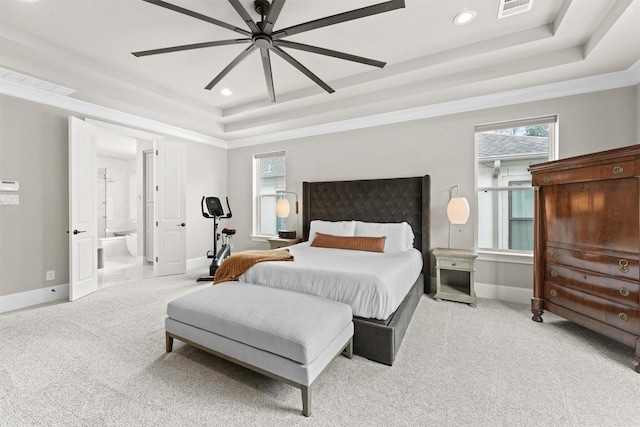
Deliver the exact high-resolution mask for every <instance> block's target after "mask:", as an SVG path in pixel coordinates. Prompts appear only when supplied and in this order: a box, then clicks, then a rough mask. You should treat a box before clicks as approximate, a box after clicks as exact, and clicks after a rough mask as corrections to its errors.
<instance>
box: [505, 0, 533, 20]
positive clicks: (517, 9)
mask: <svg viewBox="0 0 640 427" xmlns="http://www.w3.org/2000/svg"><path fill="white" fill-rule="evenodd" d="M532 4H533V0H500V9H498V19H501V18H506V17H507V16H512V15H515V14H518V13H522V12H527V11H529V10H531V5H532Z"/></svg>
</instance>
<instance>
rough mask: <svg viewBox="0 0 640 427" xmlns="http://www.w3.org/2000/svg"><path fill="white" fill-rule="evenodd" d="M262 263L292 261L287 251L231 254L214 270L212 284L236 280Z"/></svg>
mask: <svg viewBox="0 0 640 427" xmlns="http://www.w3.org/2000/svg"><path fill="white" fill-rule="evenodd" d="M263 261H293V255H291V254H290V253H289V249H275V250H251V251H243V252H238V253H237V254H232V255H231V256H229V257H228V258H227V259H225V260H224V261H223V263H222V264H221V265H220V267H218V269H217V270H216V275H215V276H214V280H213V284H214V285H215V284H217V283H222V282H228V281H231V280H238V277H240V276H241V275H242V273H244V272H245V271H247V270H248V269H249V268H251V267H252V266H254V265H256V264H257V263H259V262H263Z"/></svg>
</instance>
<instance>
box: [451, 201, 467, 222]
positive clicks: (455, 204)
mask: <svg viewBox="0 0 640 427" xmlns="http://www.w3.org/2000/svg"><path fill="white" fill-rule="evenodd" d="M470 213H471V211H470V209H469V202H467V199H466V198H464V197H452V198H451V199H449V204H448V205H447V217H449V222H450V223H451V224H466V223H467V221H468V220H469V214H470Z"/></svg>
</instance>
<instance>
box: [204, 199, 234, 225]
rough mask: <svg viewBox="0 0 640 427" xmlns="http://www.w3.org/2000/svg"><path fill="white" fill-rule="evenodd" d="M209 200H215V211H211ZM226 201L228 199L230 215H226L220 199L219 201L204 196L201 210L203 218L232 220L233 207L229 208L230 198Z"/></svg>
mask: <svg viewBox="0 0 640 427" xmlns="http://www.w3.org/2000/svg"><path fill="white" fill-rule="evenodd" d="M207 199H213V200H214V201H215V204H214V206H213V211H212V209H211V206H209V203H208V200H207ZM226 199H227V210H228V213H227V214H226V215H224V209H223V208H222V205H221V204H220V199H218V198H217V197H206V196H202V200H201V201H200V209H201V210H202V216H203V217H205V218H214V219H216V220H217V219H229V218H231V216H232V213H231V206H229V197H226Z"/></svg>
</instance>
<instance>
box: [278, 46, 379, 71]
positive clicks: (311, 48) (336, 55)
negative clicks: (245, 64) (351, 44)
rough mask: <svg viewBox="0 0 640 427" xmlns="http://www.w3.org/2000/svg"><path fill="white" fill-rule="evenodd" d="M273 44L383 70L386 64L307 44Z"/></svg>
mask: <svg viewBox="0 0 640 427" xmlns="http://www.w3.org/2000/svg"><path fill="white" fill-rule="evenodd" d="M273 44H274V45H275V46H279V47H288V48H290V49H297V50H304V51H305V52H311V53H317V54H319V55H326V56H331V57H333V58H339V59H345V60H347V61H353V62H359V63H361V64H366V65H372V66H374V67H380V68H383V67H384V66H385V65H386V64H387V63H386V62H382V61H376V60H375V59H369V58H363V57H362V56H356V55H351V54H349V53H344V52H338V51H336V50H331V49H325V48H323V47H318V46H310V45H308V44H302V43H297V42H292V41H289V40H277V41H274V42H273Z"/></svg>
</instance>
